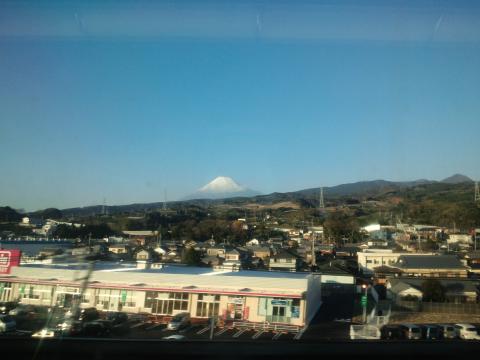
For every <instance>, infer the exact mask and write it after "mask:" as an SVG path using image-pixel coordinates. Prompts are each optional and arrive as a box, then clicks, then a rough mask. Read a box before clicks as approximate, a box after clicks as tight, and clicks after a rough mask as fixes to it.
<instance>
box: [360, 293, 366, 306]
mask: <svg viewBox="0 0 480 360" xmlns="http://www.w3.org/2000/svg"><path fill="white" fill-rule="evenodd" d="M360 303H361V304H362V305H363V306H365V305H367V296H366V295H362V299H361V300H360Z"/></svg>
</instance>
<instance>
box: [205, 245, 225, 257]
mask: <svg viewBox="0 0 480 360" xmlns="http://www.w3.org/2000/svg"><path fill="white" fill-rule="evenodd" d="M206 250H207V255H208V256H218V257H221V258H225V252H226V250H225V247H224V246H218V245H216V246H209V247H207V249H206Z"/></svg>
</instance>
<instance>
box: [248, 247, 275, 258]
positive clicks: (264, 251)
mask: <svg viewBox="0 0 480 360" xmlns="http://www.w3.org/2000/svg"><path fill="white" fill-rule="evenodd" d="M250 251H251V253H252V256H253V257H256V258H259V259H262V260H266V259H268V258H269V257H270V255H271V251H270V248H269V247H267V246H258V247H257V246H256V247H252V248H251V249H250Z"/></svg>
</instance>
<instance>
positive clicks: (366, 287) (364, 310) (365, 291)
mask: <svg viewBox="0 0 480 360" xmlns="http://www.w3.org/2000/svg"><path fill="white" fill-rule="evenodd" d="M362 289H363V296H362V299H361V304H362V307H363V323H364V324H366V323H367V296H368V295H367V291H368V285H367V284H363V285H362Z"/></svg>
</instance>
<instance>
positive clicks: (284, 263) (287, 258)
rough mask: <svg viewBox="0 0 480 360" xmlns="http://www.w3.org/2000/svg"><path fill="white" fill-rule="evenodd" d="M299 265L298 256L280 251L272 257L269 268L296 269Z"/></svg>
mask: <svg viewBox="0 0 480 360" xmlns="http://www.w3.org/2000/svg"><path fill="white" fill-rule="evenodd" d="M297 266H298V262H297V256H295V255H293V254H292V253H290V252H287V251H284V250H283V251H279V252H278V253H277V254H275V255H274V256H272V257H271V258H270V261H269V263H268V269H269V270H277V271H278V270H283V271H296V270H297Z"/></svg>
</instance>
